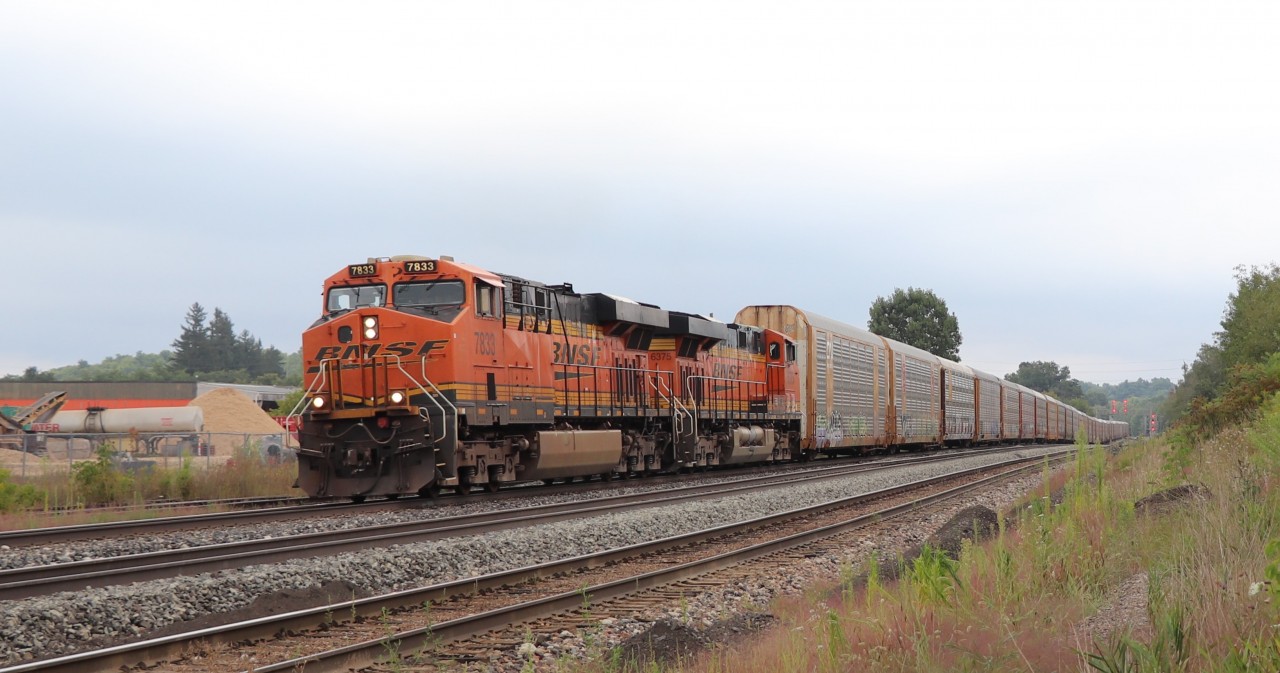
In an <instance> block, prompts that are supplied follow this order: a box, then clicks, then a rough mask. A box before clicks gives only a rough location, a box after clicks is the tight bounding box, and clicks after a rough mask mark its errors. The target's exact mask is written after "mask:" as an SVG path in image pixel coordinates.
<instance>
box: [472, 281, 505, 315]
mask: <svg viewBox="0 0 1280 673" xmlns="http://www.w3.org/2000/svg"><path fill="white" fill-rule="evenodd" d="M500 299H501V297H499V295H498V288H496V287H494V286H492V285H489V284H488V283H481V282H477V283H476V315H478V316H483V317H486V318H496V317H498V309H499V306H500V304H499V303H498V302H499V300H500Z"/></svg>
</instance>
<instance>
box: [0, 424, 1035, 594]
mask: <svg viewBox="0 0 1280 673" xmlns="http://www.w3.org/2000/svg"><path fill="white" fill-rule="evenodd" d="M1009 450H1010V449H989V450H984V451H976V452H969V453H966V454H964V455H965V456H973V455H981V454H983V453H1003V452H1005V451H1009ZM954 457H955V456H954V455H951V454H923V455H919V456H912V457H907V458H903V459H899V460H890V461H880V462H875V463H865V464H864V463H856V464H847V463H846V464H838V465H833V466H829V467H816V468H811V469H808V470H804V471H796V472H787V473H784V474H781V475H766V476H760V477H749V478H744V479H738V480H734V481H729V482H720V483H715V484H702V485H695V486H684V487H676V488H671V489H665V490H655V491H646V492H641V493H632V494H627V495H616V496H605V497H601V498H595V499H591V500H586V501H577V502H567V503H559V504H551V505H538V506H534V507H525V508H520V509H518V510H499V511H489V512H481V513H477V514H463V515H458V516H448V517H440V518H433V519H425V520H418V521H412V522H397V523H389V524H383V525H380V526H372V527H368V526H366V527H361V528H345V529H337V530H330V531H322V532H316V533H308V534H303V535H295V536H289V537H278V538H269V539H254V540H245V541H239V542H228V543H222V544H212V545H203V546H196V547H189V548H184V549H170V550H165V551H156V552H149V553H144V554H131V555H126V556H114V557H106V558H97V559H89V560H84V561H73V562H68V563H56V564H48V565H40V566H28V567H24V568H14V569H8V570H0V600H18V599H22V598H29V597H32V596H41V595H46V594H51V593H57V592H60V591H77V590H80V589H84V588H92V587H103V586H110V585H115V584H127V583H130V582H142V581H149V580H156V579H164V578H168V577H175V576H178V575H195V574H199V573H204V572H215V571H218V570H231V569H235V568H240V567H244V566H247V565H255V564H263V563H279V562H283V561H288V560H291V559H299V558H313V557H317V556H330V555H334V554H340V553H344V552H352V551H362V550H365V549H369V548H374V547H389V546H391V545H396V544H407V543H415V542H428V541H432V540H440V539H444V538H449V537H459V536H463V535H472V534H477V533H481V532H490V531H495V530H505V529H510V528H518V527H524V526H534V525H539V524H544V523H551V522H554V521H562V520H566V519H574V518H580V517H586V516H594V515H598V514H606V513H611V512H618V511H626V510H630V509H637V508H641V507H655V506H661V505H667V504H672V503H677V502H683V501H688V500H694V499H702V498H714V497H722V496H725V495H731V494H734V493H744V492H750V491H755V490H759V489H763V488H771V487H777V486H783V485H788V484H800V483H808V482H815V481H824V480H830V479H838V478H842V477H847V476H851V475H855V474H863V473H867V472H874V471H882V470H889V469H894V468H897V467H901V466H903V465H919V464H924V463H934V462H944V461H946V460H950V459H953V458H954Z"/></svg>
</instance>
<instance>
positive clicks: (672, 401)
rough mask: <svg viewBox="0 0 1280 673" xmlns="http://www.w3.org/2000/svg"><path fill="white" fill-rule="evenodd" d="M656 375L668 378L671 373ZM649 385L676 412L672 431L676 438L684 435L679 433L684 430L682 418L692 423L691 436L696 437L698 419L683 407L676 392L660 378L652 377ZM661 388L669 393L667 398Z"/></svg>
mask: <svg viewBox="0 0 1280 673" xmlns="http://www.w3.org/2000/svg"><path fill="white" fill-rule="evenodd" d="M658 373H659V374H666V375H668V376H670V375H671V374H672V372H658ZM659 384H661V385H659ZM650 385H652V386H653V390H654V392H656V393H658V395H659V396H661V397H662V399H663V400H666V402H667V404H669V405H670V406H671V408H672V409H673V410H675V412H676V414H675V418H676V420H675V427H674V428H672V429H673V430H674V431H675V434H676V436H677V437H679V436H680V435H682V434H684V433H683V432H681V430H683V429H684V426H683V423H682V419H683V418H684V416H688V417H689V418H690V420H692V421H693V434H694V436H695V437H696V436H697V435H698V418H697V417H696V416H694V415H693V413H691V412H690V411H689V409H688V407H685V406H684V403H683V402H681V401H680V398H679V397H677V396H676V391H675V390H673V389H672V388H671V386H669V385H667V382H666V380H664V379H663V377H661V376H655V377H653V381H651V382H650ZM663 387H665V388H666V389H667V393H670V396H668V395H667V393H664V392H662V388H663ZM681 414H684V416H682V415H681Z"/></svg>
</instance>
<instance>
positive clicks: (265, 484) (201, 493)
mask: <svg viewBox="0 0 1280 673" xmlns="http://www.w3.org/2000/svg"><path fill="white" fill-rule="evenodd" d="M296 477H297V466H296V465H295V464H293V463H288V462H286V463H280V464H275V463H270V462H268V461H266V460H264V459H263V458H262V457H261V454H260V452H258V451H256V450H255V449H254V447H247V448H245V449H242V450H239V451H237V452H236V454H235V456H233V457H232V458H231V459H230V460H228V461H226V462H225V463H222V464H214V465H211V466H208V467H200V466H199V463H197V462H195V461H193V459H192V458H191V457H190V456H187V457H184V458H183V460H182V462H181V464H180V466H178V467H164V466H161V465H151V466H149V467H146V468H145V469H136V466H135V468H134V469H128V468H127V466H125V465H122V464H121V463H120V462H118V461H117V460H116V459H115V457H114V456H113V455H112V452H111V451H110V450H107V449H103V450H100V451H99V452H98V453H97V455H96V457H95V459H94V460H90V461H83V462H78V463H76V464H75V465H73V466H72V467H71V468H70V469H66V468H63V469H52V470H49V471H47V472H44V473H42V474H40V475H39V476H34V477H29V478H24V479H21V480H16V479H14V478H12V477H11V476H10V475H9V474H8V473H6V472H3V471H0V529H6V530H7V529H15V528H30V527H36V526H48V525H69V524H74V523H86V522H93V521H106V520H114V519H120V518H136V517H142V516H158V515H160V514H159V513H154V512H153V513H150V514H148V513H147V512H142V511H137V512H119V511H96V510H95V509H94V508H95V507H99V506H103V505H113V506H118V505H126V506H127V505H140V504H143V503H147V502H152V501H156V500H170V501H181V500H204V499H225V498H241V497H254V496H288V495H300V492H299V491H297V489H294V488H293V482H294V480H295V479H296ZM170 513H171V512H163V514H170Z"/></svg>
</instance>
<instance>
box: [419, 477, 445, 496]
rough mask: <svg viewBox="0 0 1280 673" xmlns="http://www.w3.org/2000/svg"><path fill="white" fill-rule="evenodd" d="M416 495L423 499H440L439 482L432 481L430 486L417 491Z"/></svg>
mask: <svg viewBox="0 0 1280 673" xmlns="http://www.w3.org/2000/svg"><path fill="white" fill-rule="evenodd" d="M418 495H419V496H421V497H423V498H431V499H432V500H435V499H436V498H439V497H440V482H439V481H432V482H431V483H430V484H427V485H426V486H423V487H422V488H420V489H418Z"/></svg>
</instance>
